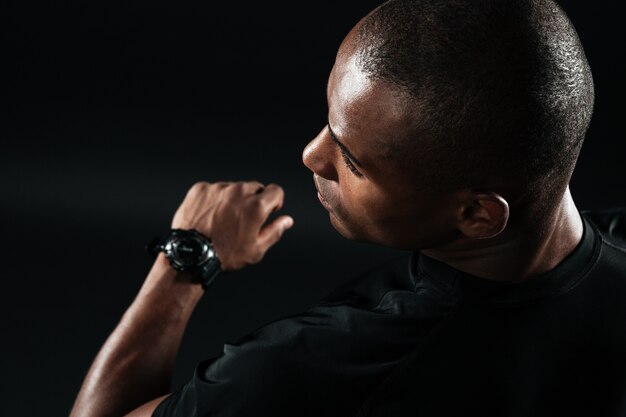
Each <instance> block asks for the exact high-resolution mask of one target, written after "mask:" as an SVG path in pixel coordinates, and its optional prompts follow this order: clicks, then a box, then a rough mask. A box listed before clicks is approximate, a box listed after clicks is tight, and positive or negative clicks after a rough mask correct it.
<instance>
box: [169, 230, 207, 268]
mask: <svg viewBox="0 0 626 417" xmlns="http://www.w3.org/2000/svg"><path fill="white" fill-rule="evenodd" d="M171 249H172V255H173V258H174V259H175V260H176V262H177V263H179V264H180V266H182V267H193V266H196V265H198V264H200V263H202V261H204V260H205V259H206V256H207V252H208V249H209V248H208V246H207V245H206V243H205V242H203V241H202V240H200V239H198V238H196V237H193V236H186V237H182V238H180V239H176V240H174V241H173V242H172V244H171Z"/></svg>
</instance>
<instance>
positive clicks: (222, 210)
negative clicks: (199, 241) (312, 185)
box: [172, 181, 293, 271]
mask: <svg viewBox="0 0 626 417" xmlns="http://www.w3.org/2000/svg"><path fill="white" fill-rule="evenodd" d="M284 198H285V193H284V192H283V189H282V188H281V187H279V186H278V185H276V184H270V185H267V186H263V184H261V183H259V182H256V181H250V182H217V183H212V184H211V183H208V182H198V183H196V184H194V185H193V186H192V187H191V189H189V192H187V195H186V196H185V199H184V200H183V202H182V204H181V205H180V207H178V210H177V211H176V214H175V215H174V219H173V220H172V228H173V229H196V230H197V231H198V232H200V233H202V234H203V235H205V236H207V237H209V238H210V239H211V241H212V242H213V245H214V247H215V252H216V253H217V256H218V257H219V258H220V261H221V264H222V270H224V271H232V270H236V269H241V268H243V267H244V266H246V265H248V264H254V263H257V262H259V261H261V259H263V256H264V255H265V252H267V250H268V249H269V248H270V247H271V246H272V245H274V244H275V243H276V242H278V241H279V240H280V238H281V236H282V235H283V232H284V231H285V230H287V229H289V228H290V227H291V226H293V219H292V218H291V217H290V216H280V217H278V218H276V219H275V220H274V221H272V222H271V223H269V224H265V225H264V223H265V222H266V221H267V218H268V217H269V215H270V214H271V213H272V212H274V211H276V210H279V209H280V208H281V207H282V205H283V201H284Z"/></svg>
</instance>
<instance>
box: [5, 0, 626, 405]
mask: <svg viewBox="0 0 626 417" xmlns="http://www.w3.org/2000/svg"><path fill="white" fill-rule="evenodd" d="M378 4H379V2H376V1H353V2H342V3H339V2H331V1H316V2H288V3H287V2H283V3H278V2H274V3H264V4H260V3H259V2H250V3H249V4H247V3H242V2H233V3H216V4H212V3H210V2H195V3H185V2H161V1H151V2H147V1H144V2H138V1H124V2H121V1H107V2H91V1H90V2H69V1H66V2H54V3H52V2H51V3H48V4H46V3H27V2H21V3H14V4H12V5H9V10H8V12H7V13H6V15H5V17H6V19H7V20H8V22H6V25H5V31H6V35H5V37H4V40H5V47H3V51H4V55H5V57H4V58H5V59H4V60H3V61H4V64H3V66H4V67H5V68H8V70H9V76H8V77H6V78H5V82H4V83H3V84H5V86H6V88H8V91H7V93H6V94H4V97H5V100H6V101H7V103H6V104H7V111H6V112H5V115H6V116H7V117H6V120H7V122H6V123H4V124H3V125H4V126H3V127H4V132H5V134H4V135H3V140H2V152H0V185H1V190H2V208H1V209H2V215H3V216H2V218H3V219H4V221H5V223H6V224H7V225H8V228H5V230H7V229H8V233H6V234H5V239H4V243H3V251H2V253H3V259H2V261H3V265H4V270H5V274H4V276H3V291H2V298H3V302H2V303H1V305H2V309H3V311H2V315H1V316H0V317H2V320H1V325H2V329H1V330H2V342H3V348H2V359H1V360H2V363H1V367H2V374H3V378H1V381H2V382H0V384H2V385H1V386H0V392H2V395H3V397H4V401H3V407H2V414H3V415H7V416H18V415H19V416H42V415H45V416H63V415H67V414H68V413H69V410H70V408H71V405H72V402H73V399H74V396H75V395H76V393H77V391H78V389H79V387H80V383H81V381H82V379H83V377H84V374H85V372H86V371H87V369H88V367H89V365H90V363H91V361H92V359H93V357H94V355H95V354H96V353H97V351H98V349H99V347H100V346H101V344H102V343H103V342H104V340H105V338H106V337H107V336H108V334H109V333H110V332H111V331H112V330H113V328H114V326H115V325H116V323H117V321H118V320H119V318H120V316H121V315H122V314H123V312H124V310H125V308H126V307H127V306H128V304H129V303H130V302H131V301H132V299H133V297H134V295H135V294H136V292H137V290H138V288H139V286H140V285H141V282H142V280H143V278H144V276H145V274H146V273H147V272H148V269H149V267H150V264H151V261H150V259H149V258H148V256H147V255H146V253H145V252H144V245H145V243H146V242H147V241H148V240H150V238H152V237H153V236H155V235H157V234H163V233H164V232H165V231H166V230H167V228H168V226H169V222H170V219H171V216H172V215H173V213H174V211H175V209H176V208H177V206H178V204H179V203H180V201H181V199H182V198H183V196H184V195H185V192H186V190H187V188H188V187H189V186H190V185H191V184H193V183H194V182H196V181H198V180H205V181H218V180H250V179H256V180H259V181H262V182H266V183H267V182H276V183H278V184H280V185H282V186H283V187H284V189H285V192H286V203H285V206H284V210H283V211H284V212H285V213H288V214H291V215H292V216H293V217H294V218H295V222H296V223H295V226H294V228H293V229H292V230H290V231H288V232H287V234H286V235H285V237H284V239H283V240H282V241H281V242H280V243H279V244H278V245H277V246H276V247H274V248H273V249H271V250H270V252H269V253H268V254H267V256H266V258H265V260H264V261H263V262H262V263H261V264H259V265H255V266H252V267H249V268H248V269H246V270H244V271H242V272H240V273H237V274H235V275H233V276H231V279H229V280H219V281H218V282H217V283H216V284H215V285H214V286H213V287H212V288H211V290H210V291H209V292H208V293H207V294H206V296H205V297H204V299H203V300H202V301H201V303H200V306H199V308H198V309H197V311H196V312H195V314H194V316H193V317H192V321H191V323H190V326H189V328H188V330H187V333H186V334H185V338H184V340H183V345H182V348H181V351H180V355H179V361H178V367H177V369H176V374H175V381H174V386H178V385H180V384H181V383H182V382H184V381H185V380H186V379H187V378H188V377H190V376H191V372H192V370H193V367H194V365H195V364H196V363H197V362H198V361H199V360H201V359H203V358H207V357H210V356H213V355H216V354H219V352H220V350H221V346H222V344H223V343H224V342H227V341H232V340H234V339H236V338H237V337H239V336H242V335H244V334H245V333H247V332H249V331H251V330H253V329H254V328H256V327H257V326H259V325H261V324H263V323H265V322H267V321H269V320H272V319H275V318H278V317H281V316H283V315H286V314H291V313H295V312H298V311H301V310H303V309H304V308H306V307H308V306H309V305H311V304H312V303H314V302H315V301H316V300H317V299H319V298H320V297H321V296H323V295H324V294H325V293H326V292H328V291H329V290H331V289H332V288H333V287H334V286H336V285H337V284H339V283H340V282H341V281H343V280H345V279H347V278H349V277H351V276H353V275H354V274H356V273H358V272H360V271H362V270H365V269H367V268H368V267H370V266H372V265H374V264H376V263H379V262H380V261H381V260H384V259H388V258H390V257H393V256H396V255H399V254H400V253H401V252H399V251H394V250H390V249H385V248H381V247H376V246H372V245H365V244H357V243H352V242H348V241H345V240H344V239H342V238H341V237H340V236H339V235H338V234H337V233H336V232H335V231H334V229H333V228H332V226H330V224H329V222H328V219H327V214H326V212H325V211H324V210H323V208H322V207H321V206H320V205H319V203H318V201H317V198H316V196H315V191H314V187H313V183H312V177H311V173H310V172H309V171H308V170H307V169H306V168H305V167H304V166H303V165H302V164H301V159H300V158H301V157H300V155H301V151H302V149H303V148H304V146H305V145H306V143H307V142H308V141H309V140H310V139H311V138H313V137H314V136H315V135H316V134H317V132H318V131H319V130H320V129H321V128H322V127H323V125H324V124H325V116H326V110H327V109H326V99H325V87H326V80H327V76H328V73H329V71H330V69H331V66H332V64H333V60H334V56H335V52H336V50H337V47H338V46H339V44H340V42H341V40H342V39H343V37H344V36H345V34H346V33H347V32H348V31H349V30H350V28H351V27H352V26H353V25H354V24H355V23H356V22H357V21H358V20H359V19H360V18H361V17H362V16H363V15H364V14H366V13H367V12H368V11H369V10H371V9H372V8H373V7H375V6H377V5H378ZM562 5H563V7H564V8H565V10H566V11H567V12H568V14H569V15H570V17H571V19H572V20H573V22H574V24H575V26H576V27H577V29H578V31H579V34H580V37H581V39H582V41H583V44H584V45H585V49H586V51H587V55H588V58H589V61H590V63H591V67H592V70H593V72H594V77H595V81H596V96H597V98H596V110H595V115H594V119H593V122H592V126H591V129H590V131H589V134H588V137H587V140H586V142H585V145H584V147H583V152H582V156H581V158H580V160H579V163H578V167H577V170H576V172H575V175H574V178H573V180H572V193H573V196H574V199H575V200H576V201H577V204H578V206H579V208H580V209H597V208H605V207H611V206H618V205H620V206H621V205H626V195H625V194H624V190H625V189H626V188H625V186H626V178H625V176H624V175H623V163H624V162H625V158H624V155H625V154H626V152H625V151H626V146H625V144H624V129H623V124H622V123H621V121H622V117H623V116H622V112H623V109H624V106H623V103H622V97H623V96H624V93H625V82H624V77H623V74H624V49H625V48H623V41H624V35H623V29H622V26H621V17H620V16H621V13H620V10H617V9H615V8H614V6H608V5H606V4H603V3H600V2H573V1H563V2H562ZM612 7H613V8H612Z"/></svg>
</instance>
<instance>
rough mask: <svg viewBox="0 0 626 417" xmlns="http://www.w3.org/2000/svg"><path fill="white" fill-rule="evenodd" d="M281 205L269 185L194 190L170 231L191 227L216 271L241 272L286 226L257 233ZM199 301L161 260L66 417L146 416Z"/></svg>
mask: <svg viewBox="0 0 626 417" xmlns="http://www.w3.org/2000/svg"><path fill="white" fill-rule="evenodd" d="M283 199H284V194H283V191H282V189H281V188H280V187H278V186H276V185H269V186H267V187H265V188H263V187H262V185H261V184H260V183H257V182H246V183H243V182H239V183H216V184H208V183H198V184H195V185H194V186H193V187H192V188H191V189H190V191H189V192H188V194H187V196H186V197H185V199H184V201H183V203H182V204H181V206H180V207H179V208H178V210H177V212H176V214H175V216H174V219H173V221H172V228H179V229H192V228H193V229H196V230H198V231H199V232H201V233H203V234H205V235H206V236H209V237H210V238H211V240H212V241H213V244H214V246H215V250H216V252H217V255H218V256H219V257H220V260H221V263H222V269H223V270H225V271H230V270H237V269H241V268H243V267H244V266H245V265H248V264H251V263H256V262H259V261H260V260H261V259H262V258H263V256H264V254H265V252H266V251H267V250H268V249H269V248H270V247H271V246H272V245H273V244H275V243H276V242H277V241H278V240H279V239H280V238H281V236H282V233H283V232H284V231H285V230H286V229H287V228H289V227H291V225H292V224H293V220H292V219H291V218H290V217H288V216H281V217H279V218H277V219H276V220H274V221H273V222H272V223H270V224H267V225H265V226H263V224H264V223H265V221H266V220H267V218H268V216H269V215H270V214H271V213H272V212H273V211H275V210H278V209H280V208H281V207H282V203H283ZM202 294H203V290H202V288H201V287H200V286H199V285H198V284H195V283H193V281H192V276H191V275H189V274H188V273H181V272H176V271H175V270H174V269H172V268H171V267H170V265H169V262H168V261H167V259H166V258H165V257H164V255H163V254H160V255H159V256H158V257H157V259H156V261H155V263H154V265H153V267H152V269H151V270H150V272H149V274H148V277H147V278H146V281H145V282H144V284H143V285H142V287H141V289H140V291H139V293H138V295H137V297H136V298H135V300H134V301H133V303H132V304H131V306H130V307H129V308H128V310H127V311H126V313H125V314H124V316H123V317H122V319H121V321H120V323H119V324H118V325H117V327H116V328H115V330H114V331H113V333H112V334H111V335H110V336H109V338H108V339H107V341H106V342H105V344H104V346H103V347H102V348H101V350H100V352H99V353H98V355H97V356H96V359H95V360H94V362H93V364H92V365H91V368H90V369H89V372H88V373H87V376H86V378H85V381H84V382H83V385H82V387H81V390H80V392H79V394H78V397H77V399H76V402H75V403H74V407H73V409H72V412H71V417H87V416H89V417H96V416H121V415H124V414H126V413H129V412H131V411H132V413H131V414H130V415H132V416H134V417H140V416H150V415H151V414H152V412H153V411H154V409H155V408H156V406H157V405H158V404H159V403H160V401H161V400H162V399H163V398H165V396H167V394H168V392H169V389H170V382H171V377H172V372H173V368H174V364H175V360H176V354H177V352H178V348H179V346H180V342H181V340H182V337H183V333H184V331H185V328H186V326H187V323H188V321H189V318H190V317H191V314H192V313H193V311H194V308H195V307H196V305H197V303H198V301H199V300H200V298H201V297H202ZM142 404H143V405H142ZM138 407H139V408H138ZM133 410H134V411H133Z"/></svg>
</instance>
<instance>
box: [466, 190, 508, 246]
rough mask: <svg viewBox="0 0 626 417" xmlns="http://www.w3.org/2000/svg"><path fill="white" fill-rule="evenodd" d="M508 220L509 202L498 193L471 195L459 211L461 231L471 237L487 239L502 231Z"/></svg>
mask: <svg viewBox="0 0 626 417" xmlns="http://www.w3.org/2000/svg"><path fill="white" fill-rule="evenodd" d="M508 220H509V204H508V203H507V201H506V200H505V199H504V198H502V196H500V195H499V194H496V193H491V192H486V193H482V192H481V193H476V194H473V195H472V196H471V202H470V203H469V204H467V205H465V206H464V207H463V208H462V209H461V210H460V213H459V223H458V227H459V230H460V231H461V233H463V235H465V236H466V237H468V238H472V239H489V238H492V237H495V236H497V235H499V234H500V233H502V231H503V230H504V229H505V228H506V225H507V223H508Z"/></svg>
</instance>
